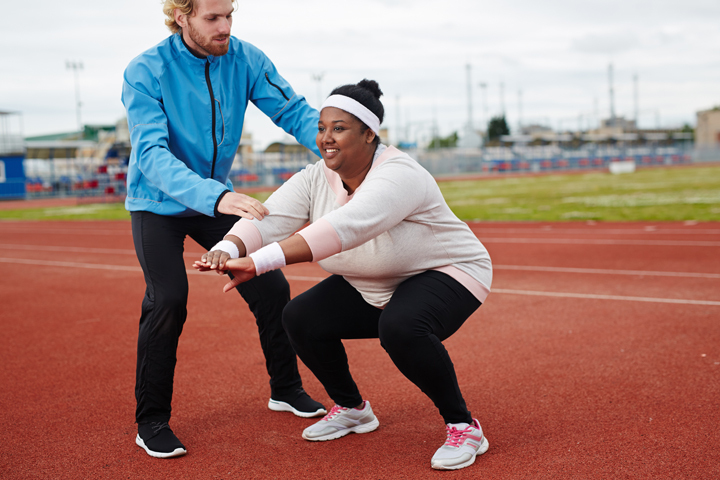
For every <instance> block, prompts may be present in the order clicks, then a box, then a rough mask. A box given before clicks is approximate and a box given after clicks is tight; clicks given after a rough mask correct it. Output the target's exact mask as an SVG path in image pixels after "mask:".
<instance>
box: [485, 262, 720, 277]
mask: <svg viewBox="0 0 720 480" xmlns="http://www.w3.org/2000/svg"><path fill="white" fill-rule="evenodd" d="M493 269H494V270H518V271H529V272H558V273H589V274H598V275H633V276H644V277H689V278H720V273H694V272H658V271H651V270H613V269H606V268H573V267H539V266H532V265H493Z"/></svg>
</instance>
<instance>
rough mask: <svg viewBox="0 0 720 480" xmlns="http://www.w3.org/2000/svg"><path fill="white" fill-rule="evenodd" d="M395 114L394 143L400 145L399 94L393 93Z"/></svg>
mask: <svg viewBox="0 0 720 480" xmlns="http://www.w3.org/2000/svg"><path fill="white" fill-rule="evenodd" d="M395 116H396V117H397V118H396V119H395V123H396V125H395V130H396V131H397V133H396V134H395V137H396V138H395V145H397V146H398V147H400V143H401V141H400V95H395Z"/></svg>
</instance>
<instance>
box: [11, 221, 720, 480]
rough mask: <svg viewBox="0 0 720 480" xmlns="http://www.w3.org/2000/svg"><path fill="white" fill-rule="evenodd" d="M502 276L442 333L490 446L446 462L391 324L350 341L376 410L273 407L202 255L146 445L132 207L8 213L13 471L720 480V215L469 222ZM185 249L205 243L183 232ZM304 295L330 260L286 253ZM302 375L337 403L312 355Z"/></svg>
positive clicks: (258, 362)
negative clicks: (65, 216)
mask: <svg viewBox="0 0 720 480" xmlns="http://www.w3.org/2000/svg"><path fill="white" fill-rule="evenodd" d="M471 228H472V229H473V231H474V232H475V233H476V234H477V236H478V237H479V238H480V239H481V240H482V241H483V242H484V243H485V245H486V246H487V247H488V249H489V251H490V253H491V255H492V258H493V262H494V264H495V279H494V283H493V293H492V294H491V295H490V297H489V298H488V301H487V303H486V304H485V305H483V306H482V307H481V308H480V309H479V310H478V312H476V313H475V314H474V315H473V316H472V317H471V318H470V319H469V320H468V322H467V323H466V324H465V326H464V327H463V328H462V329H461V330H460V331H459V332H458V333H457V334H455V336H454V337H452V338H451V339H449V340H448V341H447V342H446V344H447V346H448V349H449V350H450V353H451V356H452V358H453V360H454V362H455V365H456V368H457V372H458V376H459V378H460V385H461V388H462V389H463V392H464V395H465V397H466V399H467V401H468V406H469V408H470V409H471V411H472V412H473V415H474V416H477V417H478V418H479V419H480V422H481V424H482V425H483V427H484V429H485V432H486V434H487V437H488V439H489V441H490V450H489V451H488V453H486V454H485V455H483V456H482V457H479V458H478V460H477V462H476V463H475V465H473V466H472V467H470V468H467V469H464V470H461V471H457V472H436V471H433V470H432V469H431V468H430V466H429V465H430V457H431V456H432V454H433V452H434V451H435V449H436V448H438V447H439V446H440V445H441V444H442V443H443V441H444V437H445V434H444V429H443V425H442V420H441V418H440V416H439V415H438V414H437V412H436V411H435V410H434V407H433V406H432V404H431V403H430V402H429V401H428V400H427V399H426V398H425V396H424V395H422V394H421V393H420V392H419V391H418V390H417V389H416V388H415V387H414V386H413V385H412V384H410V383H409V382H408V381H407V380H405V379H404V378H403V377H402V376H401V375H400V374H399V373H398V372H397V370H396V369H395V367H394V366H393V365H392V364H391V363H390V361H389V360H388V358H387V356H386V354H385V353H384V351H383V350H382V348H381V347H380V345H379V343H378V341H377V340H355V341H350V342H347V349H348V353H349V356H350V363H351V368H352V370H353V373H354V375H355V377H356V380H357V382H358V384H359V386H360V389H361V391H362V392H363V393H364V395H365V397H366V398H367V399H369V400H370V401H371V402H372V403H373V407H374V409H375V411H376V414H377V416H378V418H379V420H380V428H379V429H378V430H377V431H376V432H373V433H370V434H365V435H350V436H348V437H345V438H343V439H340V440H336V441H332V442H322V443H311V442H306V441H304V440H302V439H301V438H300V433H301V431H302V429H303V428H304V427H305V426H307V425H309V424H310V423H311V420H306V419H301V418H297V417H294V416H293V415H290V414H286V413H272V412H269V411H268V410H267V409H266V403H267V398H268V394H269V388H268V386H267V375H266V373H265V371H264V366H263V359H262V355H261V351H260V348H259V345H258V338H257V331H256V329H255V327H254V323H253V319H252V317H251V315H250V314H249V312H248V310H247V307H246V306H245V305H244V302H243V301H242V300H241V299H240V298H239V297H238V296H237V294H235V293H230V294H225V295H223V294H222V293H221V290H220V289H221V285H222V283H223V280H222V279H220V278H217V277H216V276H215V275H213V274H198V273H196V272H194V271H191V272H190V273H191V275H190V276H189V278H190V300H189V320H188V322H187V324H186V325H185V331H184V333H183V337H182V339H181V343H180V349H179V362H178V368H177V373H176V391H175V396H174V404H173V408H174V411H173V414H174V416H173V420H172V422H171V425H172V426H173V428H174V430H175V432H176V433H177V434H178V436H179V437H180V438H181V439H182V440H183V441H184V442H185V444H186V446H187V447H188V450H189V453H188V455H187V456H185V457H182V458H178V459H172V460H156V459H152V458H150V457H148V456H147V455H146V454H145V453H144V452H143V451H142V450H140V449H139V448H138V447H136V446H135V444H134V437H135V433H136V427H135V425H134V423H133V409H134V397H133V384H134V368H135V357H134V355H135V341H136V335H137V322H138V317H139V310H140V301H141V298H142V295H143V289H144V284H143V280H142V274H141V272H140V269H139V267H138V265H137V260H136V258H135V256H134V253H133V247H132V239H131V235H130V224H129V222H39V223H35V222H2V223H0V299H1V300H2V307H1V310H0V312H1V313H0V320H1V322H2V323H1V325H2V330H3V334H2V335H0V355H2V370H0V387H1V388H0V418H1V419H2V424H1V425H2V429H0V445H2V448H1V449H0V478H2V479H19V478H23V479H25V478H27V479H30V478H38V479H40V478H41V479H66V478H68V479H69V478H72V479H75V478H77V479H81V478H83V479H84V478H98V479H99V478H108V479H118V478H130V479H136V478H163V479H164V478H172V479H185V478H187V479H215V478H222V479H233V478H243V479H255V478H257V479H274V478H290V479H294V478H297V479H301V478H317V479H325V478H327V479H335V478H343V479H356V478H357V479H385V478H387V479H396V478H399V479H402V478H407V479H418V478H441V477H442V478H451V477H452V478H457V479H460V478H463V479H464V478H486V479H544V478H548V479H549V478H553V479H554V478H573V479H607V478H613V479H614V478H633V479H634V478H647V479H665V478H667V479H671V478H672V479H678V478H687V479H714V478H720V438H719V437H718V425H720V223H705V224H692V223H689V224H683V223H659V224H651V223H641V224H637V223H632V224H629V223H623V224H607V223H598V224H587V223H565V224H542V223H486V224H482V223H474V224H471ZM187 250H188V255H187V264H188V268H190V267H189V266H190V264H191V263H192V261H193V260H194V259H195V258H197V257H198V256H199V252H200V251H201V250H200V248H199V247H198V246H197V245H195V244H194V243H193V242H191V241H189V242H188V245H187ZM285 273H286V275H287V277H288V278H289V280H290V282H291V286H292V290H293V294H294V295H295V294H297V293H300V292H302V291H303V290H305V289H307V288H309V287H310V286H312V285H313V284H314V283H315V282H317V281H318V280H319V279H321V278H323V277H324V276H325V274H324V272H323V271H322V270H321V269H320V268H319V267H317V266H316V265H296V266H291V267H288V268H286V269H285ZM301 369H302V373H303V378H304V382H305V388H306V390H308V392H310V393H311V394H312V395H313V396H314V397H315V398H317V399H319V400H321V401H323V402H324V403H325V404H326V405H327V406H330V400H329V399H328V397H327V395H326V394H325V392H324V391H323V390H322V388H321V387H320V385H319V384H318V382H317V381H316V380H315V379H314V378H313V377H312V375H311V374H310V373H309V372H308V371H307V369H305V368H304V366H301Z"/></svg>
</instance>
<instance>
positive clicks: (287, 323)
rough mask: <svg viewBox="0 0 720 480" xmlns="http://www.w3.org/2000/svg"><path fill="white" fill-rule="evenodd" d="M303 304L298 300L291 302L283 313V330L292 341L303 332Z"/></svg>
mask: <svg viewBox="0 0 720 480" xmlns="http://www.w3.org/2000/svg"><path fill="white" fill-rule="evenodd" d="M301 303H302V302H300V301H297V299H294V300H291V301H290V302H289V303H288V304H287V305H285V308H284V309H283V312H282V325H283V328H284V329H285V332H286V333H287V334H288V336H289V337H290V338H292V339H295V338H298V336H299V334H300V333H302V331H303V327H302V323H303V322H302V318H303V312H302V306H301V305H300V304H301Z"/></svg>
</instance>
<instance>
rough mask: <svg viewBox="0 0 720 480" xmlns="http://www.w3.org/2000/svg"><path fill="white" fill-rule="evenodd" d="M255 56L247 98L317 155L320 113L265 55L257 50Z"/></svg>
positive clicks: (318, 151)
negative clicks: (252, 80)
mask: <svg viewBox="0 0 720 480" xmlns="http://www.w3.org/2000/svg"><path fill="white" fill-rule="evenodd" d="M258 55H259V57H258V59H257V61H258V62H259V64H258V65H257V66H256V67H255V68H256V71H255V73H256V79H255V83H254V84H253V86H252V89H251V92H250V100H251V101H252V102H253V103H254V104H255V105H256V106H257V107H258V108H259V109H260V110H261V111H262V112H263V113H265V115H267V116H268V117H270V119H271V120H272V121H273V122H274V123H275V124H276V125H277V126H279V127H280V128H282V129H283V130H285V131H286V132H287V133H289V134H290V135H292V136H293V137H295V139H296V140H297V141H298V142H299V143H300V144H301V145H304V146H305V147H307V148H308V149H310V151H311V152H313V153H314V154H315V155H317V156H318V157H320V150H318V148H317V145H316V143H315V137H316V136H317V124H318V120H319V118H320V113H319V112H318V111H317V110H315V109H314V108H312V107H311V106H310V105H309V104H308V103H307V101H306V100H305V97H303V96H302V95H298V94H297V93H295V92H294V91H293V89H292V87H291V86H290V84H289V83H288V82H287V81H286V80H285V79H284V78H283V77H282V76H280V74H279V73H278V72H277V69H276V68H275V65H273V63H272V62H271V61H270V59H269V58H267V57H266V56H265V54H263V53H262V52H260V51H259V50H258Z"/></svg>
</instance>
